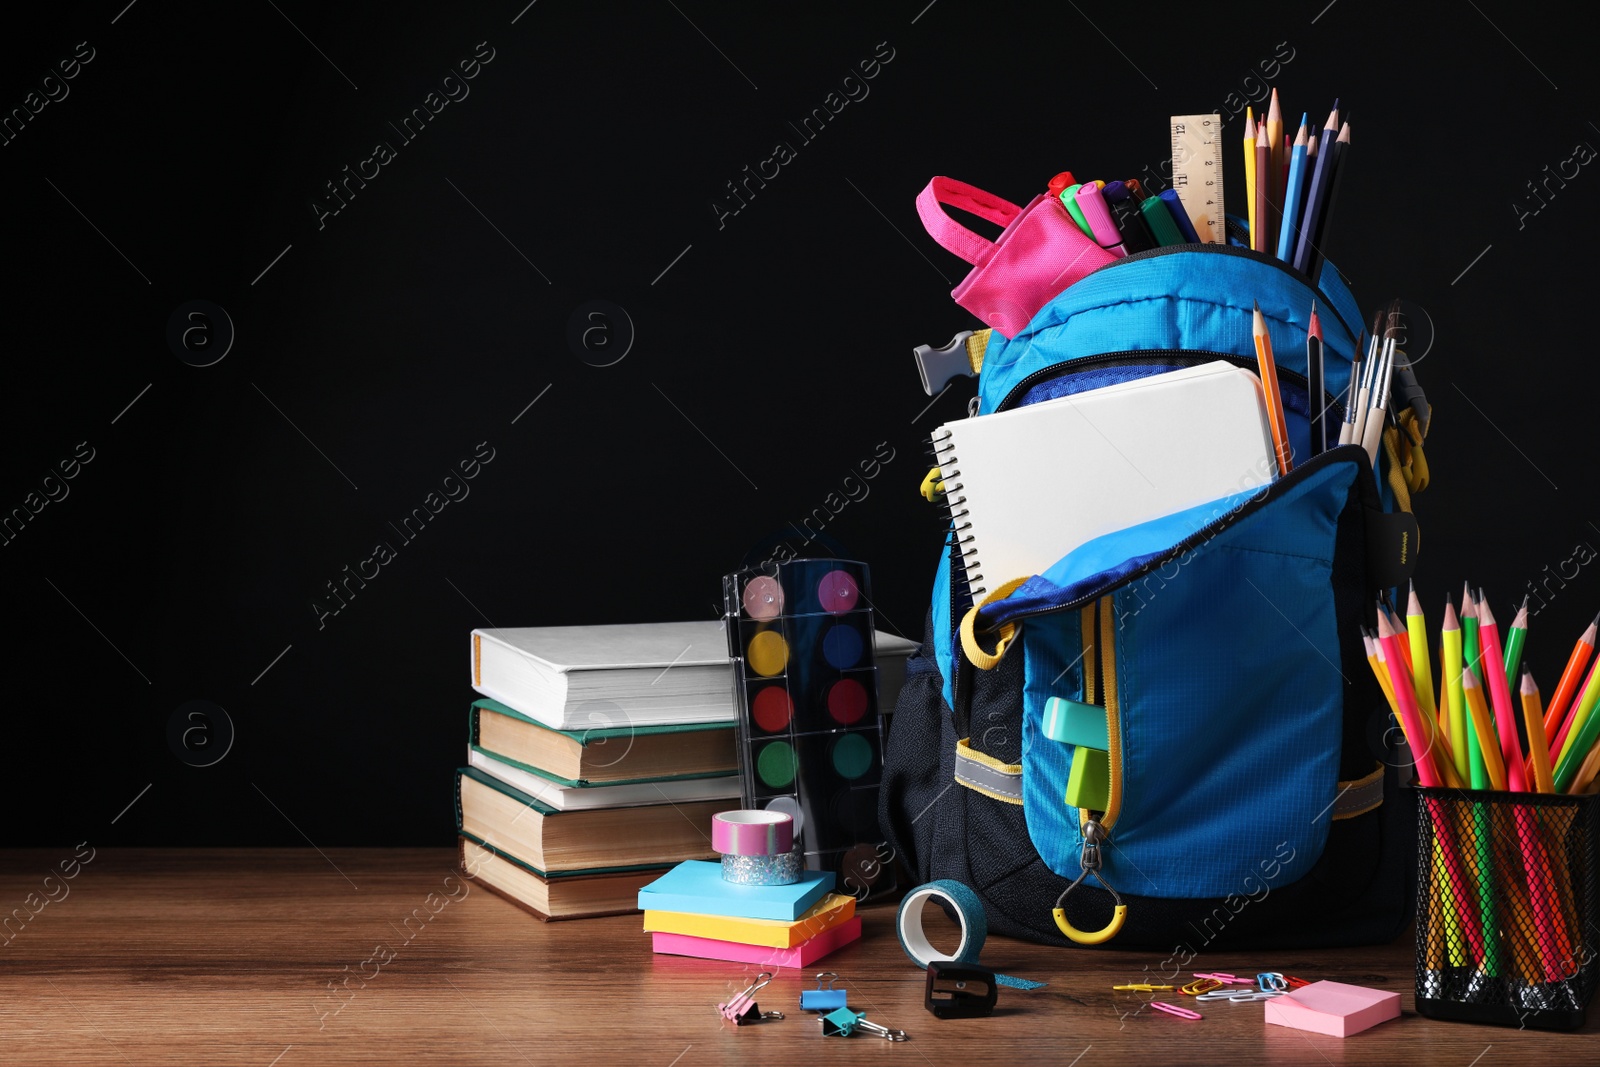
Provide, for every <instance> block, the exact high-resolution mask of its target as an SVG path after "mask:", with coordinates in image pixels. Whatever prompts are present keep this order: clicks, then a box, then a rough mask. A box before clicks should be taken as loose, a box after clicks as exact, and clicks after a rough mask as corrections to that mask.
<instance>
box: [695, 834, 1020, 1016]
mask: <svg viewBox="0 0 1600 1067" xmlns="http://www.w3.org/2000/svg"><path fill="white" fill-rule="evenodd" d="M724 862H726V860H724ZM724 872H726V868H724ZM724 877H726V873H724ZM929 900H937V901H941V902H943V903H945V904H947V905H948V906H949V908H950V910H951V911H952V912H954V913H955V917H956V922H958V923H960V924H961V940H960V942H959V943H958V944H957V945H956V950H955V952H954V953H950V954H946V953H943V952H940V951H939V950H938V949H936V948H934V947H933V945H932V944H931V943H930V942H929V941H928V935H927V934H926V933H925V932H924V931H923V929H922V905H923V904H924V903H925V902H927V901H929ZM895 929H896V932H897V933H898V934H899V936H900V947H901V948H902V949H904V950H905V954H906V955H907V956H909V957H910V958H911V962H912V963H915V964H916V965H917V967H918V968H919V969H920V970H924V971H925V970H927V969H928V964H929V963H931V962H932V961H934V960H956V961H958V962H960V963H971V964H976V963H977V962H978V954H979V953H980V952H982V951H983V943H984V941H985V940H987V939H988V937H989V916H988V915H987V914H986V913H985V912H984V910H983V901H981V900H979V899H978V894H976V893H974V892H973V891H972V890H970V889H968V888H967V887H966V886H964V885H962V884H961V883H960V882H956V881H952V880H951V879H948V878H940V879H938V880H937V881H933V882H929V883H927V884H926V885H919V886H918V887H917V888H915V889H913V890H912V891H911V892H909V893H907V894H906V896H905V899H904V900H902V901H901V902H900V914H899V915H898V916H897V917H896V918H895ZM994 980H995V981H996V982H998V983H1000V984H1001V985H1004V986H1010V987H1012V988H1013V989H1038V988H1040V987H1041V986H1043V985H1044V983H1043V982H1032V981H1029V980H1028V979H1026V978H1013V977H1011V976H1010V975H1008V974H996V975H995V976H994Z"/></svg>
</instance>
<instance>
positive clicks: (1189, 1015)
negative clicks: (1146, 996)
mask: <svg viewBox="0 0 1600 1067" xmlns="http://www.w3.org/2000/svg"><path fill="white" fill-rule="evenodd" d="M1150 1006H1151V1007H1152V1008H1154V1009H1156V1010H1157V1011H1164V1012H1166V1013H1167V1014H1168V1015H1176V1016H1177V1017H1178V1018H1180V1019H1199V1018H1201V1017H1202V1016H1201V1015H1200V1013H1199V1012H1197V1011H1190V1010H1189V1009H1188V1008H1180V1007H1178V1006H1177V1005H1176V1004H1168V1003H1167V1002H1166V1001H1164V1000H1152V1001H1151V1002H1150Z"/></svg>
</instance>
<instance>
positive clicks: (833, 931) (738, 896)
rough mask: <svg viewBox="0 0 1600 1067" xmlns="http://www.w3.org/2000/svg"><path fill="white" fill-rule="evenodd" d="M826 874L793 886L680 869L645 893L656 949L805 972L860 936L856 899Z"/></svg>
mask: <svg viewBox="0 0 1600 1067" xmlns="http://www.w3.org/2000/svg"><path fill="white" fill-rule="evenodd" d="M833 887H834V876H833V874H832V873H831V872H828V871H806V872H804V874H802V875H801V878H800V881H798V882H796V883H794V884H792V885H736V884H734V883H733V882H728V881H724V880H723V877H722V865H721V864H719V863H707V862H703V861H698V860H692V861H689V862H686V863H680V864H679V865H678V866H676V867H674V868H673V869H672V870H671V871H668V872H667V873H666V874H664V875H662V876H661V877H660V878H657V879H655V880H654V881H652V882H651V883H650V884H649V885H647V886H645V887H644V888H643V889H641V890H640V891H639V908H640V910H641V911H643V912H644V928H645V931H646V932H647V933H649V934H650V936H651V942H652V945H651V947H652V948H653V949H654V950H655V951H656V952H658V953H662V954H663V955H672V956H698V957H700V958H701V959H708V960H729V961H732V962H734V963H754V964H758V965H760V966H762V967H807V966H810V965H811V964H812V963H815V962H816V961H817V960H819V959H821V958H822V957H824V956H826V955H828V954H829V953H830V952H833V951H835V950H836V949H840V948H843V947H844V946H845V945H848V944H850V942H852V941H855V940H856V939H857V938H859V937H860V936H861V919H860V917H858V916H857V915H856V899H855V897H851V896H844V895H842V894H838V893H834V892H832V889H833Z"/></svg>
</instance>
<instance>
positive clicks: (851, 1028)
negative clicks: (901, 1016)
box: [822, 1008, 906, 1041]
mask: <svg viewBox="0 0 1600 1067" xmlns="http://www.w3.org/2000/svg"><path fill="white" fill-rule="evenodd" d="M866 1016H867V1013H866V1012H864V1011H851V1010H850V1009H849V1008H838V1009H836V1010H834V1011H830V1012H829V1013H828V1014H826V1015H824V1016H823V1017H822V1036H823V1037H849V1036H850V1035H852V1034H854V1033H855V1032H856V1031H857V1030H860V1031H861V1032H862V1033H866V1034H872V1035H873V1036H875V1037H881V1038H883V1039H884V1040H886V1041H904V1040H906V1032H905V1031H904V1030H891V1029H889V1028H888V1027H886V1026H879V1025H878V1024H877V1023H874V1022H868V1021H867V1017H866Z"/></svg>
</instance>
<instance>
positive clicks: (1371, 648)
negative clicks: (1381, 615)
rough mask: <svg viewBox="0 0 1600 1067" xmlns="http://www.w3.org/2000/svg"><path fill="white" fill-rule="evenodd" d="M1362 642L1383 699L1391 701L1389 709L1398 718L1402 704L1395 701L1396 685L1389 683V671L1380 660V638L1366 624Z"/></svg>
mask: <svg viewBox="0 0 1600 1067" xmlns="http://www.w3.org/2000/svg"><path fill="white" fill-rule="evenodd" d="M1361 643H1362V645H1363V646H1365V648H1366V650H1367V665H1368V666H1370V667H1371V668H1372V673H1373V674H1374V675H1375V676H1377V679H1378V688H1379V689H1382V690H1383V699H1384V700H1387V701H1388V702H1389V710H1390V711H1393V712H1394V713H1395V716H1396V718H1398V717H1399V715H1400V705H1399V704H1397V703H1395V699H1394V686H1392V685H1390V684H1389V672H1388V671H1386V670H1384V669H1383V665H1382V664H1380V663H1379V662H1378V639H1377V638H1376V637H1374V636H1373V635H1372V633H1371V632H1370V631H1368V629H1367V628H1366V627H1365V626H1363V627H1362V628H1361Z"/></svg>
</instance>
